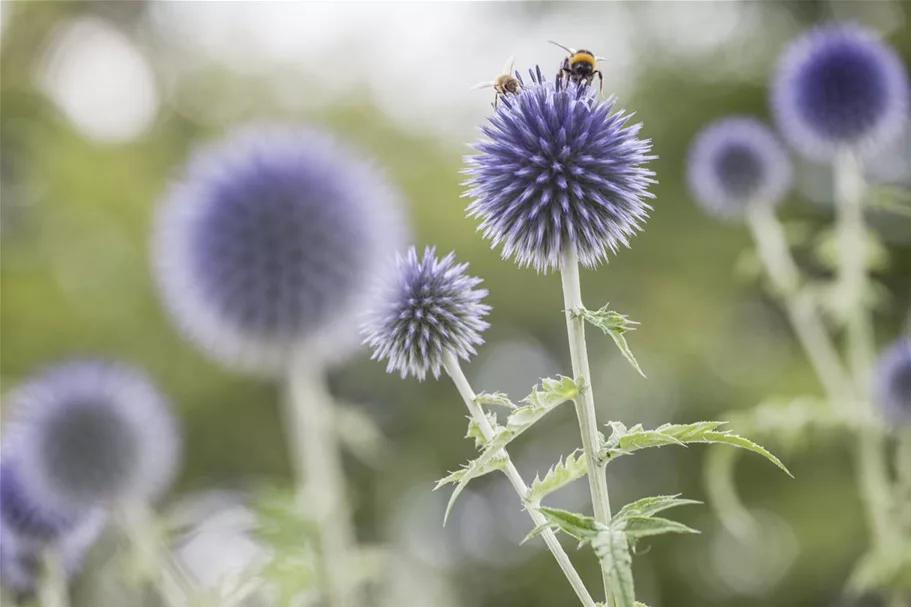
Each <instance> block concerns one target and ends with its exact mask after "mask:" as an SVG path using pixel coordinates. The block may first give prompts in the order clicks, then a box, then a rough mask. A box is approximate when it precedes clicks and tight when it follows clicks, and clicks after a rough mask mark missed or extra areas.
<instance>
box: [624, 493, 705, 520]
mask: <svg viewBox="0 0 911 607" xmlns="http://www.w3.org/2000/svg"><path fill="white" fill-rule="evenodd" d="M701 503H702V502H700V501H697V500H690V499H681V498H680V497H679V494H678V495H656V496H653V497H644V498H642V499H640V500H636V501H635V502H631V503H629V504H627V505H625V506H624V507H623V508H621V509H620V511H619V512H617V514H616V515H615V516H614V518H613V519H611V523H614V524H619V523H622V522H623V521H625V520H627V519H629V518H633V517H638V518H641V517H649V516H652V515H653V514H657V513H659V512H662V511H664V510H668V509H669V508H676V507H678V506H689V505H693V504H701Z"/></svg>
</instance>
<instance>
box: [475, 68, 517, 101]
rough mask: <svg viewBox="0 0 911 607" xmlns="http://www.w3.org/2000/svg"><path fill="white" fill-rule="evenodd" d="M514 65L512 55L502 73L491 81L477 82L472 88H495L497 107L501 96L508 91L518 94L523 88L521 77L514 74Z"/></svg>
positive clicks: (494, 99)
mask: <svg viewBox="0 0 911 607" xmlns="http://www.w3.org/2000/svg"><path fill="white" fill-rule="evenodd" d="M514 65H515V60H514V58H513V57H510V58H509V59H507V60H506V63H505V64H504V65H503V73H502V74H500V75H499V76H497V77H496V78H494V79H493V80H491V81H489V82H479V83H477V84H476V85H474V86H473V87H471V90H478V89H486V88H492V89H493V90H494V98H493V107H494V109H496V107H497V102H498V101H499V100H500V97H504V96H506V94H508V93H512V94H516V93H518V92H519V90H520V89H521V88H522V85H521V83H519V79H518V78H516V77H515V76H514V75H513V66H514Z"/></svg>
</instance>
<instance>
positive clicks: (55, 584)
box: [38, 549, 70, 607]
mask: <svg viewBox="0 0 911 607" xmlns="http://www.w3.org/2000/svg"><path fill="white" fill-rule="evenodd" d="M42 556H43V560H44V576H43V577H42V579H41V586H40V587H39V588H38V598H39V600H40V602H41V605H42V607H69V605H70V596H69V588H67V583H66V573H65V572H64V570H63V564H62V563H61V562H60V555H59V554H58V553H57V551H55V550H53V549H49V550H47V551H46V552H45V553H44V554H43V555H42Z"/></svg>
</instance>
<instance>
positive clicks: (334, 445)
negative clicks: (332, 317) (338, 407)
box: [285, 353, 359, 607]
mask: <svg viewBox="0 0 911 607" xmlns="http://www.w3.org/2000/svg"><path fill="white" fill-rule="evenodd" d="M325 381H326V380H325V377H324V370H323V368H322V366H321V365H319V364H316V363H314V362H313V361H312V360H310V359H308V358H307V357H305V356H303V355H302V354H300V353H299V354H298V355H296V356H295V357H294V359H293V361H292V364H291V368H290V370H289V374H288V397H287V398H286V399H285V415H286V419H285V426H286V428H287V431H288V436H289V442H290V447H291V451H292V455H293V462H294V469H295V472H296V474H297V478H298V484H299V486H298V501H299V503H300V504H301V505H304V504H306V505H307V507H308V509H310V510H311V511H312V512H313V513H314V516H315V518H316V522H317V525H318V527H319V534H320V548H321V553H322V557H323V558H322V566H323V576H324V579H325V581H326V590H327V595H328V599H329V603H330V604H331V605H332V607H355V605H357V604H359V603H358V601H357V597H356V589H355V587H354V584H353V583H352V579H353V577H352V568H353V567H354V565H355V559H354V557H353V555H354V549H355V534H354V528H353V525H352V517H351V510H350V506H349V505H348V500H347V498H346V496H345V475H344V470H343V468H342V459H341V453H340V450H339V445H338V440H337V434H336V429H335V423H334V413H335V412H334V409H333V402H332V396H331V395H330V394H329V391H328V389H327V387H326V383H325Z"/></svg>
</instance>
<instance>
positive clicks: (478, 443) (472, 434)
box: [465, 412, 500, 451]
mask: <svg viewBox="0 0 911 607" xmlns="http://www.w3.org/2000/svg"><path fill="white" fill-rule="evenodd" d="M484 415H485V416H486V417H487V421H488V422H489V423H490V427H491V428H494V432H495V433H496V432H497V431H498V430H499V428H500V426H498V425H497V415H496V413H491V412H487V413H485V414H484ZM465 438H473V439H474V447H475V449H477V450H479V451H480V450H481V449H483V448H484V446H485V445H486V444H487V438H486V437H485V436H484V432H482V431H481V426H479V425H478V422H477V421H475V420H474V418H471V417H469V418H468V431H467V432H466V433H465Z"/></svg>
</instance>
